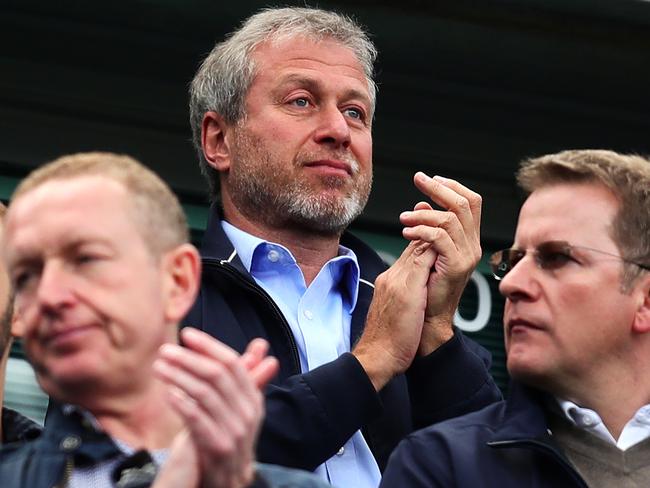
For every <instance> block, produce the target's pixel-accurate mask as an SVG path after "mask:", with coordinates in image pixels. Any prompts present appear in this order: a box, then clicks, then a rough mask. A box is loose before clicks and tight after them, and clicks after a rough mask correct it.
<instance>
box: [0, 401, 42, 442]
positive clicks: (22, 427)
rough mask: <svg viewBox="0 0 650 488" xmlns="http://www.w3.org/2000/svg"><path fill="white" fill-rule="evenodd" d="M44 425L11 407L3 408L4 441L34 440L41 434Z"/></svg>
mask: <svg viewBox="0 0 650 488" xmlns="http://www.w3.org/2000/svg"><path fill="white" fill-rule="evenodd" d="M42 429H43V428H42V427H41V426H40V425H39V424H37V423H36V422H34V421H33V420H32V419H30V418H27V417H25V416H24V415H21V414H20V413H18V412H16V411H15V410H11V409H10V408H6V407H3V408H2V437H3V438H2V443H12V442H24V441H29V440H33V439H35V438H36V437H38V436H39V435H40V434H41V431H42Z"/></svg>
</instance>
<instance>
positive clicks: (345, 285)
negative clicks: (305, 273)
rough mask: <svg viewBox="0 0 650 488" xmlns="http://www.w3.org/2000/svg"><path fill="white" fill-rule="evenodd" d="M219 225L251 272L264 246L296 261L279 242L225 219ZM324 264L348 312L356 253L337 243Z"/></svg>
mask: <svg viewBox="0 0 650 488" xmlns="http://www.w3.org/2000/svg"><path fill="white" fill-rule="evenodd" d="M221 227H222V228H223V231H224V232H225V233H226V236H227V237H228V239H229V240H230V242H232V245H233V247H234V248H235V252H236V253H237V255H238V256H239V260H240V261H241V262H242V264H243V265H244V268H246V271H248V272H249V273H251V269H252V268H253V260H254V259H256V258H257V256H258V255H259V254H260V253H259V252H257V251H258V249H263V248H265V247H266V246H273V247H276V248H280V249H282V250H284V251H285V253H286V255H287V256H288V257H289V258H290V259H291V261H292V262H293V263H295V262H296V260H295V258H294V257H293V255H292V254H291V251H289V250H288V249H287V248H286V247H284V246H282V245H281V244H276V243H274V242H269V241H266V240H264V239H260V238H259V237H256V236H254V235H252V234H249V233H248V232H244V231H243V230H241V229H239V228H237V227H235V226H234V225H232V224H230V223H228V222H226V221H225V220H222V221H221ZM326 266H328V267H329V272H330V273H331V274H332V279H333V281H335V282H338V283H339V286H340V287H341V293H342V294H343V295H344V296H346V298H347V300H348V301H349V309H350V312H352V311H354V308H355V307H356V305H357V298H358V296H359V277H360V275H361V273H360V270H359V262H358V259H357V256H356V254H355V253H354V251H352V249H349V248H347V247H345V246H341V245H339V250H338V255H337V256H336V257H334V258H332V259H330V260H329V261H328V262H327V264H326ZM251 274H252V273H251Z"/></svg>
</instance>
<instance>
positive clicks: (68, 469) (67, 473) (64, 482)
mask: <svg viewBox="0 0 650 488" xmlns="http://www.w3.org/2000/svg"><path fill="white" fill-rule="evenodd" d="M73 469H74V457H72V456H68V457H66V458H65V467H64V468H63V478H61V481H59V482H58V483H57V484H56V485H55V486H54V488H66V487H67V486H68V485H69V483H70V477H71V476H72V470H73Z"/></svg>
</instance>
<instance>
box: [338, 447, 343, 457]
mask: <svg viewBox="0 0 650 488" xmlns="http://www.w3.org/2000/svg"><path fill="white" fill-rule="evenodd" d="M344 453H345V446H343V447H341V449H339V450H338V451H336V455H337V456H339V457H340V456H343V454H344Z"/></svg>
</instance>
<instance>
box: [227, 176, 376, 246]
mask: <svg viewBox="0 0 650 488" xmlns="http://www.w3.org/2000/svg"><path fill="white" fill-rule="evenodd" d="M240 182H241V180H238V181H237V183H240ZM233 183H235V182H233V181H231V187H232V191H233V195H232V198H233V201H234V203H235V205H236V206H237V207H238V208H240V209H242V210H243V212H244V213H245V214H247V217H249V218H252V219H262V220H263V221H264V222H265V223H267V224H271V225H274V226H275V225H282V224H285V225H291V226H295V227H301V228H306V229H309V230H311V231H312V232H316V233H319V234H326V235H332V234H341V233H342V232H343V231H344V230H345V228H346V227H347V226H348V225H350V223H351V222H352V221H353V220H354V219H355V218H357V217H358V216H359V214H361V212H362V211H363V209H364V207H365V205H366V203H367V201H368V196H367V193H366V194H365V195H364V194H361V193H365V192H354V193H353V194H351V195H348V196H346V197H344V198H342V199H338V200H334V199H333V198H327V197H324V196H322V195H318V194H316V195H314V194H310V193H309V189H308V188H305V185H300V184H293V185H291V186H289V187H288V188H284V189H275V190H274V191H269V188H267V187H266V184H265V183H264V182H260V181H259V180H248V181H247V182H246V183H245V184H243V185H240V184H233ZM278 190H279V191H278ZM244 209H245V210H244Z"/></svg>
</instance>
